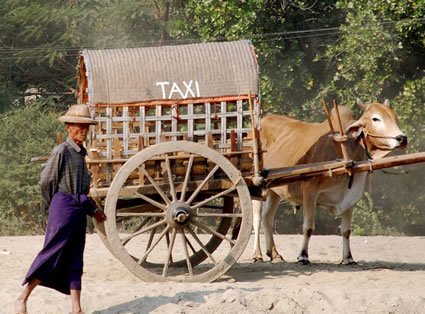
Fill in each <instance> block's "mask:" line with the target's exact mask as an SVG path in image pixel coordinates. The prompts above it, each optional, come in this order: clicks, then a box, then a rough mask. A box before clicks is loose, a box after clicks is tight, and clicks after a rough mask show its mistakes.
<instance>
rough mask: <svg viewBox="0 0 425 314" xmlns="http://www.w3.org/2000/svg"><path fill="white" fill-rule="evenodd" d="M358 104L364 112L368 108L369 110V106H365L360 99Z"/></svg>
mask: <svg viewBox="0 0 425 314" xmlns="http://www.w3.org/2000/svg"><path fill="white" fill-rule="evenodd" d="M356 102H357V106H359V107H360V108H362V109H363V111H365V110H366V108H367V106H368V105H367V104H365V103H364V102H363V101H362V100H361V99H360V98H357V100H356Z"/></svg>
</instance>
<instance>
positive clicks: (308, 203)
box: [297, 184, 318, 265]
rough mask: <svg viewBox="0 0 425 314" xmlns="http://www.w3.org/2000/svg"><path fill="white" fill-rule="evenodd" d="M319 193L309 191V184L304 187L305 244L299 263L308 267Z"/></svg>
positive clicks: (299, 256)
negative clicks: (309, 245) (309, 246)
mask: <svg viewBox="0 0 425 314" xmlns="http://www.w3.org/2000/svg"><path fill="white" fill-rule="evenodd" d="M317 196H318V195H317V193H316V191H315V190H314V189H309V188H308V184H304V186H303V216H304V222H303V243H302V247H301V251H300V254H299V255H298V258H297V260H298V263H301V264H304V265H308V264H310V260H309V257H308V244H309V242H310V238H311V235H312V234H313V232H314V228H315V224H316V203H317Z"/></svg>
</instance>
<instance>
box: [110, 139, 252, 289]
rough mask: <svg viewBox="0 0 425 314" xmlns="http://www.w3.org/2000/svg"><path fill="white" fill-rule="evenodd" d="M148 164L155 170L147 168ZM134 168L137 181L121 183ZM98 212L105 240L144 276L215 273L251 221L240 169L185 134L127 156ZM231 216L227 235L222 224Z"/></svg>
mask: <svg viewBox="0 0 425 314" xmlns="http://www.w3.org/2000/svg"><path fill="white" fill-rule="evenodd" d="M182 160H184V163H183V164H184V167H183V171H182V167H181V165H182V163H181V161H182ZM199 160H200V161H201V163H202V165H199V163H198V164H197V161H199ZM178 162H180V164H179V165H177V163H178ZM152 164H154V165H152ZM195 165H196V166H195ZM152 167H153V168H154V169H156V171H160V172H161V173H162V177H161V178H159V179H158V178H156V177H155V176H156V175H155V173H157V172H152V171H148V170H149V169H152ZM158 169H159V170H158ZM195 169H198V170H199V169H204V170H205V172H204V173H202V174H201V175H200V174H199V172H198V173H194V172H196V171H195ZM135 170H138V171H139V177H140V178H139V180H140V181H141V185H140V186H138V188H134V189H128V188H127V189H126V188H125V185H126V184H127V182H128V180H129V178H130V177H131V178H132V177H134V173H135ZM152 173H153V174H152ZM235 198H238V199H239V202H238V203H239V208H238V209H237V210H236V209H234V199H235ZM105 212H106V215H107V217H108V218H107V220H106V222H105V231H106V238H107V241H108V242H109V247H108V248H109V249H110V250H111V252H112V253H113V255H114V256H115V257H117V258H118V259H119V260H120V261H121V262H122V263H123V264H124V265H125V266H126V267H127V268H128V269H129V270H130V271H131V272H133V273H134V274H135V275H136V276H137V277H139V278H141V279H142V280H144V281H149V282H160V281H179V282H211V281H213V280H215V279H217V278H219V277H220V276H221V275H223V274H224V273H225V272H226V271H227V270H228V269H229V268H230V267H231V266H232V265H233V264H234V263H236V261H237V260H238V258H239V257H240V255H241V254H242V253H243V251H244V249H245V247H246V245H247V243H248V241H249V238H250V235H251V228H252V205H251V196H250V194H249V191H248V187H247V185H246V183H245V180H244V179H243V178H242V176H241V173H240V171H239V170H238V169H236V168H235V167H234V166H233V164H232V163H231V162H230V161H229V160H228V159H227V158H225V157H224V156H222V155H221V154H220V153H218V152H216V151H215V150H213V149H210V148H208V147H206V146H205V145H201V144H198V143H193V142H187V141H178V142H164V143H160V144H156V145H153V146H150V147H148V148H146V149H144V150H142V151H141V152H139V153H138V154H137V155H135V156H133V157H132V158H130V159H129V160H128V161H127V162H126V163H125V164H124V165H123V166H122V167H121V168H120V170H119V171H118V172H117V174H116V175H115V177H114V180H113V181H112V183H111V186H110V188H109V191H108V195H107V197H106V201H105ZM237 219H239V220H241V221H242V223H241V229H240V232H239V234H238V237H237V239H235V240H234V239H232V238H231V234H228V231H229V229H230V226H231V225H232V222H234V221H236V220H237ZM220 245H221V247H220V250H217V248H218V247H219V246H220Z"/></svg>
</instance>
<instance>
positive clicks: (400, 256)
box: [0, 234, 425, 314]
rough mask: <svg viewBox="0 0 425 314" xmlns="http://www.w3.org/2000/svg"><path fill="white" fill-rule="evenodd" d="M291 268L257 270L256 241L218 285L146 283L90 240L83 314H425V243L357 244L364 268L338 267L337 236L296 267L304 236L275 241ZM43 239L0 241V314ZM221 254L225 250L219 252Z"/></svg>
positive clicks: (58, 306) (39, 307)
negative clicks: (253, 255)
mask: <svg viewBox="0 0 425 314" xmlns="http://www.w3.org/2000/svg"><path fill="white" fill-rule="evenodd" d="M276 241H277V246H278V248H279V250H280V251H281V253H283V255H284V257H285V258H286V260H287V262H284V263H278V264H272V263H269V262H265V263H260V264H258V263H257V264H252V263H251V255H252V239H251V243H249V245H248V247H247V248H246V250H245V252H244V254H243V255H242V257H241V258H240V259H239V261H238V263H236V264H234V265H233V267H232V268H231V269H230V271H229V272H228V273H227V274H226V275H224V276H222V277H221V278H220V279H219V280H217V281H215V282H213V283H145V282H143V281H141V280H140V279H138V278H136V277H135V276H134V275H132V274H131V273H130V272H129V271H128V270H127V268H125V267H124V266H123V265H122V264H121V262H119V261H118V260H116V259H115V258H114V257H113V256H112V255H111V254H110V252H109V251H108V250H107V249H106V248H105V246H104V245H103V243H102V242H101V241H100V239H99V238H98V236H97V235H96V234H92V235H88V236H87V247H86V253H85V274H84V276H83V296H82V302H83V306H84V309H85V311H86V313H97V314H101V313H102V314H106V313H167V314H169V313H202V314H207V313H425V288H424V287H425V237H352V251H353V255H354V257H355V259H356V260H357V261H358V262H359V263H358V265H355V266H345V265H339V264H338V261H339V259H340V257H341V254H342V252H341V251H342V248H341V246H342V243H341V239H340V237H337V236H314V237H313V238H312V241H311V244H310V258H311V260H312V262H313V264H311V265H309V266H302V265H297V264H296V263H295V260H296V256H297V252H298V249H299V246H300V245H301V236H299V235H278V236H276ZM42 242H43V237H41V236H30V237H0V278H1V280H0V312H1V313H13V301H14V299H15V298H16V297H17V296H18V295H19V293H20V291H21V290H22V287H21V286H20V283H21V281H22V279H23V276H24V275H25V273H26V271H27V270H28V267H29V266H30V263H31V262H32V260H33V258H34V256H35V255H36V253H37V252H38V250H39V249H40V248H41V246H42ZM220 247H221V246H220ZM70 304H71V301H70V299H69V297H68V296H65V295H62V294H60V293H57V292H55V291H53V290H49V289H47V288H44V287H38V288H36V290H35V291H34V292H33V295H32V297H31V298H30V301H29V304H28V310H29V313H39V314H40V313H69V311H70Z"/></svg>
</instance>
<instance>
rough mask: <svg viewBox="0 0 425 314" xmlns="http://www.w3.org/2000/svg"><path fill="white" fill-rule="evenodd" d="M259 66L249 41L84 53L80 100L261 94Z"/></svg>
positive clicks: (106, 101) (129, 100)
mask: <svg viewBox="0 0 425 314" xmlns="http://www.w3.org/2000/svg"><path fill="white" fill-rule="evenodd" d="M258 75H259V74H258V64H257V59H256V55H255V51H254V47H253V45H252V44H251V42H249V41H246V40H243V41H233V42H214V43H198V44H189V45H174V46H159V47H144V48H125V49H105V50H83V51H82V53H81V55H80V60H79V65H78V81H79V82H78V84H79V95H80V101H82V102H86V103H89V104H129V103H141V102H150V101H155V100H176V101H177V102H178V101H179V100H190V99H205V98H215V97H223V96H234V97H239V96H242V95H248V94H251V95H258V85H259V82H258Z"/></svg>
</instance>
